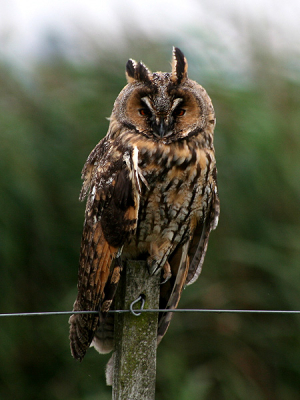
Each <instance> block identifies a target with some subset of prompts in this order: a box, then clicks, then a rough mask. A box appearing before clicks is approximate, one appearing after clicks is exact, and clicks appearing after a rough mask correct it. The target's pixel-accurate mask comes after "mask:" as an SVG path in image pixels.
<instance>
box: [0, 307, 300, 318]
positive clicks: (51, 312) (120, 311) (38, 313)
mask: <svg viewBox="0 0 300 400" xmlns="http://www.w3.org/2000/svg"><path fill="white" fill-rule="evenodd" d="M135 311H136V312H141V313H154V312H175V313H176V312H179V313H180V312H181V313H184V312H194V313H195V312H196V313H215V314H225V313H227V314H300V311H299V310H230V309H228V310H226V309H225V310H224V309H219V310H218V309H210V308H200V309H191V308H176V309H174V310H165V309H146V310H144V309H143V310H139V309H136V310H135ZM108 312H109V313H115V314H123V313H130V312H131V310H110V311H108ZM70 314H98V311H43V312H27V313H5V314H0V317H36V316H48V315H70Z"/></svg>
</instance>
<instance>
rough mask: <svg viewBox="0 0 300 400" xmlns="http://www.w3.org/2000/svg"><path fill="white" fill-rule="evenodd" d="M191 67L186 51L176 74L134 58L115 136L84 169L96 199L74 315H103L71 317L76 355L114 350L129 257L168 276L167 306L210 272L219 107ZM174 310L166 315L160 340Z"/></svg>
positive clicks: (175, 62)
mask: <svg viewBox="0 0 300 400" xmlns="http://www.w3.org/2000/svg"><path fill="white" fill-rule="evenodd" d="M187 67H188V65H187V61H186V58H185V57H184V55H183V53H182V52H181V51H180V50H179V49H178V48H174V49H173V59H172V71H171V73H162V72H155V73H151V72H150V71H149V70H148V69H147V68H146V66H145V65H144V64H143V63H141V62H138V63H137V62H135V61H133V60H131V59H130V60H129V61H128V62H127V65H126V77H127V81H128V84H127V85H126V86H125V87H124V89H123V90H122V91H121V93H120V94H119V96H118V97H117V99H116V101H115V104H114V107H113V111H112V114H111V117H110V124H109V128H108V133H107V135H106V136H105V137H104V138H103V139H102V140H101V141H100V142H99V143H98V144H97V145H96V147H95V148H94V150H93V151H92V152H91V154H90V155H89V157H88V159H87V161H86V164H85V165H84V168H83V172H82V178H83V179H84V183H83V187H82V191H81V194H80V199H81V200H83V199H84V198H85V197H86V196H87V204H86V211H85V221H84V229H83V235H82V242H81V254H80V266H79V273H78V296H77V299H76V301H75V303H74V311H83V310H87V311H91V310H93V311H95V310H98V311H99V314H74V315H72V316H71V317H70V321H69V322H70V325H71V326H70V341H71V351H72V355H73V356H74V357H75V358H76V359H79V360H82V358H83V357H84V355H85V353H86V351H87V349H88V347H89V346H90V345H93V346H94V347H95V348H96V349H97V350H98V351H99V352H100V353H106V352H109V351H111V350H112V349H113V346H114V344H113V328H112V325H113V322H112V321H113V314H110V313H107V312H108V311H109V309H110V308H111V307H113V299H114V295H115V291H116V288H117V285H118V281H119V279H120V274H121V273H122V260H123V262H124V260H125V261H126V259H138V260H146V261H147V268H148V271H149V274H161V285H160V293H161V294H160V308H161V309H167V310H169V309H174V308H176V307H177V304H178V301H179V299H180V295H181V292H182V289H183V287H184V286H185V285H189V284H191V283H193V282H194V281H195V280H196V279H197V278H198V276H199V274H200V272H201V268H202V264H203V261H204V256H205V253H206V249H207V244H208V238H209V233H210V231H211V230H212V229H215V228H216V226H217V223H218V217H219V198H218V192H217V170H216V161H215V151H214V146H213V134H214V127H215V113H214V109H213V105H212V102H211V100H210V98H209V96H208V95H207V93H206V91H205V89H204V88H203V87H202V86H200V85H199V84H198V83H196V82H195V81H192V80H190V79H189V78H188V75H187ZM132 300H135V299H132ZM171 314H172V313H170V312H166V313H161V314H160V316H159V322H158V332H157V337H158V343H159V341H160V340H161V338H162V337H163V335H164V334H165V332H166V330H167V328H168V326H169V323H170V319H171Z"/></svg>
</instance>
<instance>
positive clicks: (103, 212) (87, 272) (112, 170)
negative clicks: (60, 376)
mask: <svg viewBox="0 0 300 400" xmlns="http://www.w3.org/2000/svg"><path fill="white" fill-rule="evenodd" d="M100 143H101V142H100ZM104 144H105V143H104ZM99 145H100V144H99ZM102 146H103V143H102ZM101 148H102V147H101ZM99 150H100V149H99ZM102 153H103V152H101V151H99V153H98V154H99V155H101V159H99V157H97V156H96V154H94V155H93V156H92V153H91V156H90V157H89V158H88V161H87V163H86V165H85V167H84V171H83V174H84V178H85V181H84V185H83V195H82V196H81V197H84V195H85V194H87V192H89V194H88V200H87V205H86V216H85V222H84V229H83V235H82V242H81V253H80V266H79V272H78V296H77V299H76V301H75V303H74V311H101V312H102V313H106V312H107V311H108V310H109V308H110V305H111V302H112V299H113V296H114V293H115V290H116V287H117V284H118V282H119V278H120V272H121V263H120V262H119V256H120V254H121V252H122V247H123V245H124V243H125V241H126V240H127V239H128V238H129V236H130V235H131V234H132V232H134V230H135V229H136V225H137V218H138V210H139V196H140V195H139V189H140V183H139V173H138V168H137V149H135V148H133V149H131V150H128V151H125V152H123V155H122V156H121V157H119V156H118V150H117V149H115V151H111V152H109V153H106V154H104V155H103V154H102ZM115 260H116V261H115ZM98 322H99V315H98V314H73V315H72V316H71V317H70V320H69V323H70V325H71V326H70V344H71V352H72V355H73V356H74V357H75V358H76V359H79V360H82V358H83V357H84V355H85V353H86V350H87V349H88V347H89V346H90V344H91V342H92V340H93V337H94V334H95V331H96V329H97V326H98Z"/></svg>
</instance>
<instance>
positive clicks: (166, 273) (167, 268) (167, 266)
mask: <svg viewBox="0 0 300 400" xmlns="http://www.w3.org/2000/svg"><path fill="white" fill-rule="evenodd" d="M163 271H164V274H163V278H164V280H163V281H162V282H161V283H160V284H161V285H163V284H164V283H166V282H168V280H169V279H170V278H171V276H172V273H171V267H170V264H169V263H168V261H166V263H165V265H164V266H163Z"/></svg>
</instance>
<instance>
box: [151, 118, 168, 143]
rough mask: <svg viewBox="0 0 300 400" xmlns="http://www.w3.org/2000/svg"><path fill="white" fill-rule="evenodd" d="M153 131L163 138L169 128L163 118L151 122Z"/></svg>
mask: <svg viewBox="0 0 300 400" xmlns="http://www.w3.org/2000/svg"><path fill="white" fill-rule="evenodd" d="M153 131H154V133H155V135H156V136H159V137H160V138H163V137H164V136H165V135H166V134H167V132H168V131H169V129H168V124H167V123H166V121H165V119H164V118H160V119H159V121H155V123H154V124H153Z"/></svg>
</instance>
